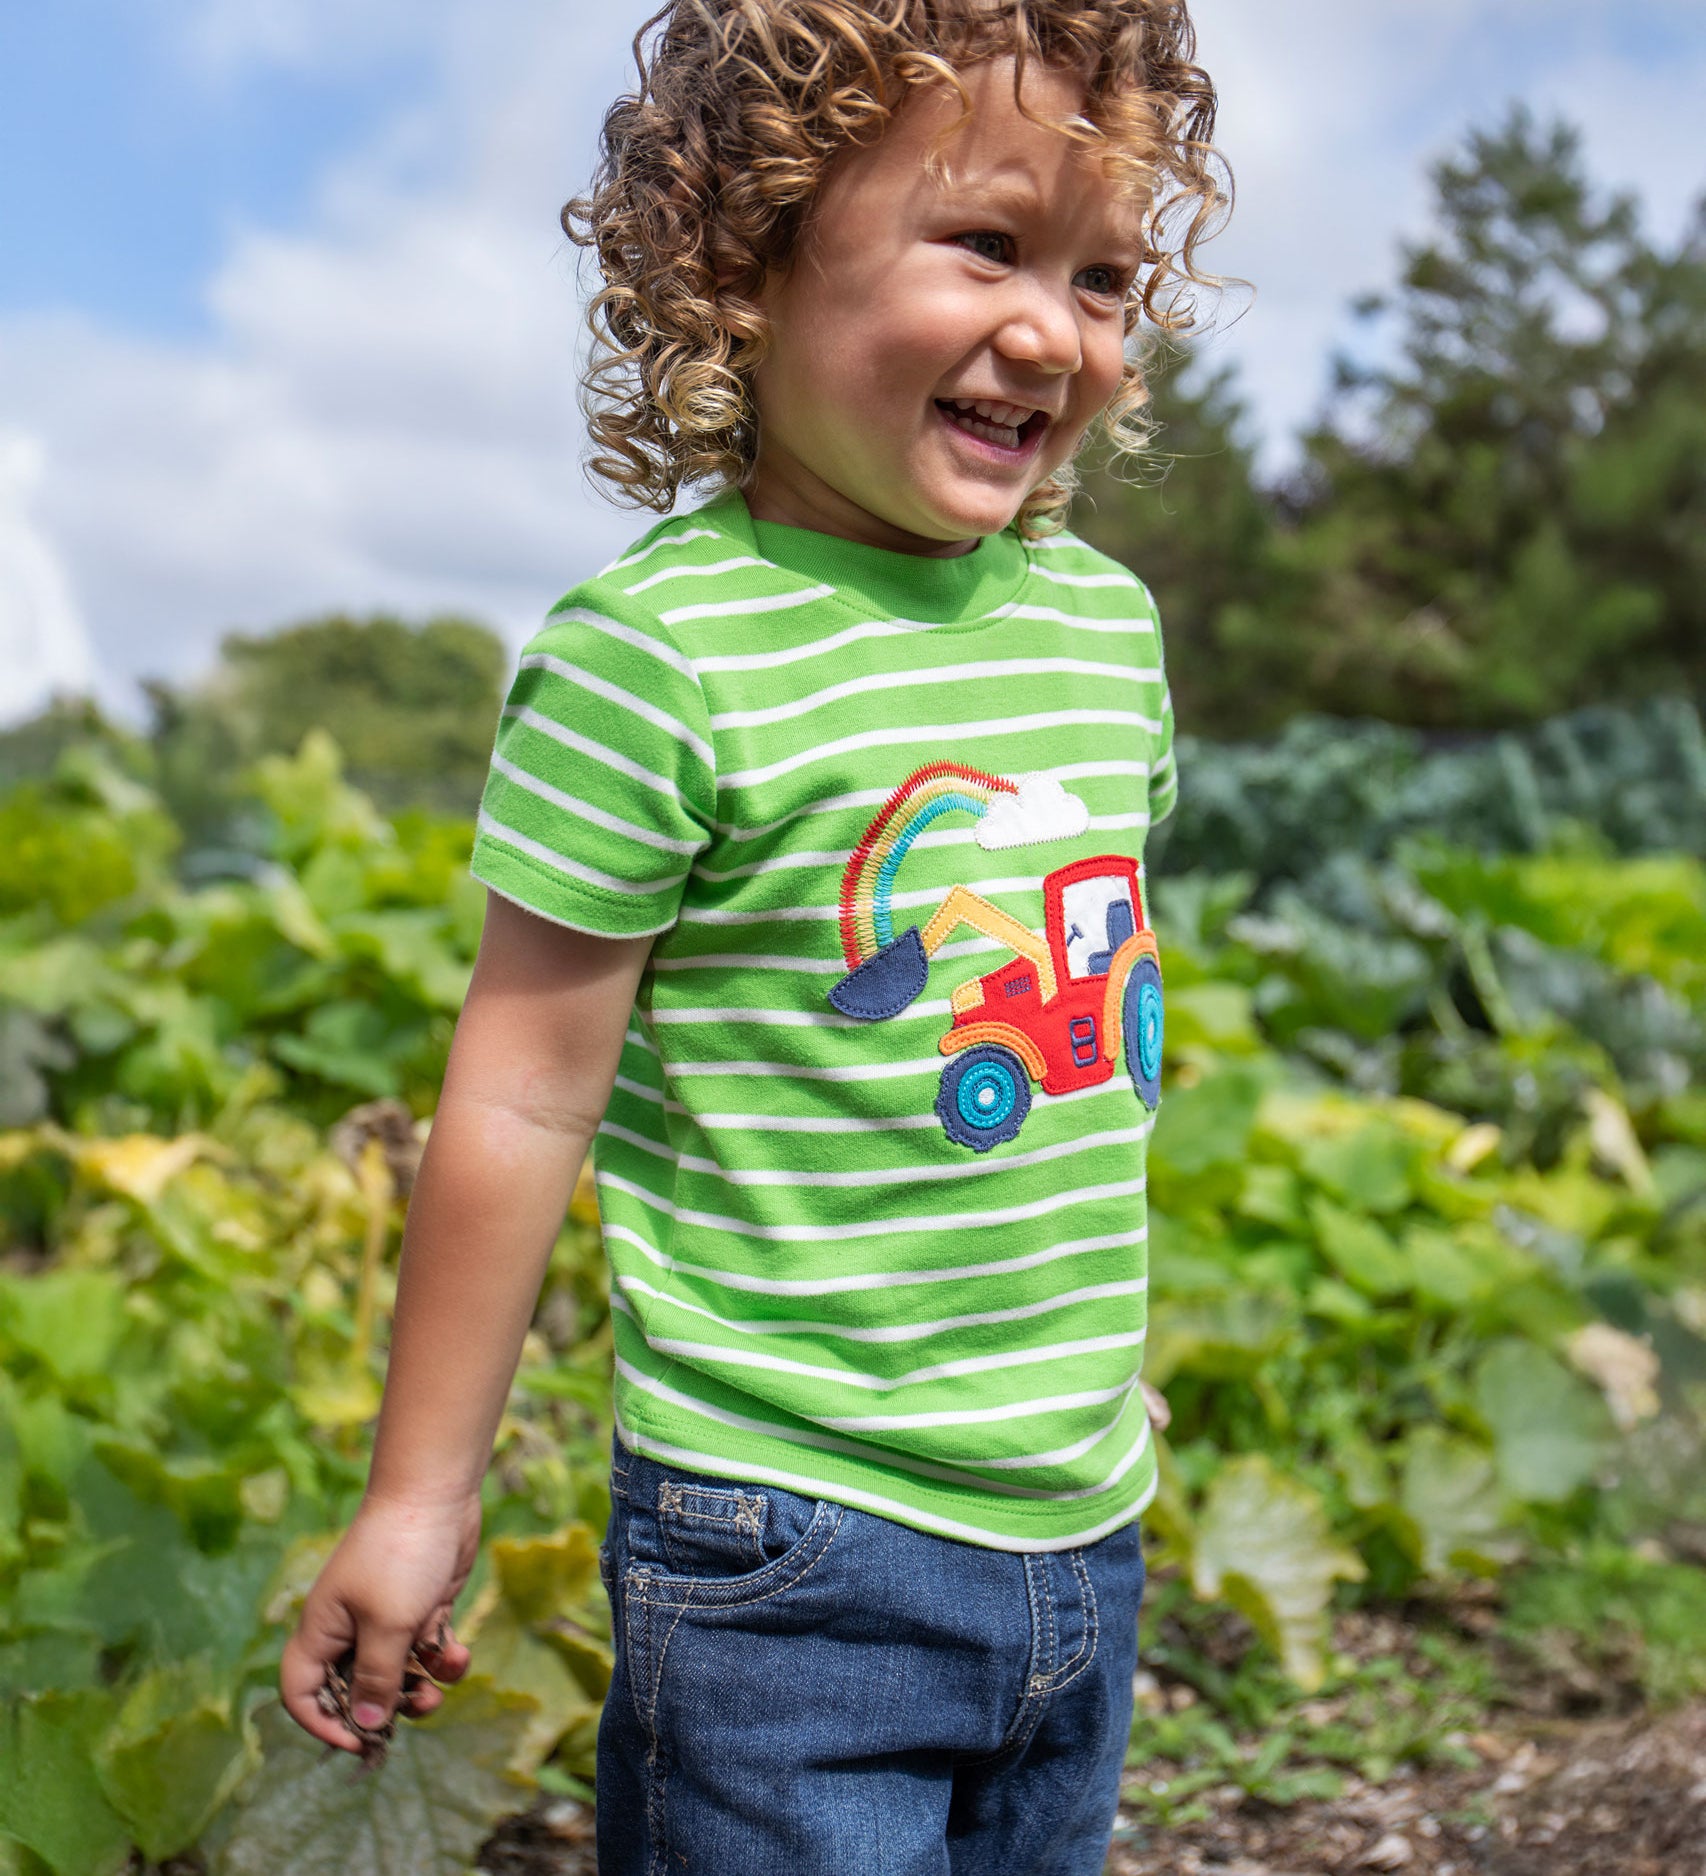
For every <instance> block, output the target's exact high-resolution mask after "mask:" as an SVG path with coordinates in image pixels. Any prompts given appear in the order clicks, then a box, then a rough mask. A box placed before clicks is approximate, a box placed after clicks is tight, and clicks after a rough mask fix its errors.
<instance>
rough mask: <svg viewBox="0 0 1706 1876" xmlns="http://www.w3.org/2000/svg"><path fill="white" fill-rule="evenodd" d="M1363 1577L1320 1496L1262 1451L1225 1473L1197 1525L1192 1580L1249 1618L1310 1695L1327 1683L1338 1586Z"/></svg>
mask: <svg viewBox="0 0 1706 1876" xmlns="http://www.w3.org/2000/svg"><path fill="white" fill-rule="evenodd" d="M1364 1575H1366V1571H1365V1570H1364V1567H1363V1562H1362V1559H1361V1558H1360V1557H1359V1556H1357V1554H1356V1552H1355V1551H1353V1550H1348V1549H1346V1548H1345V1546H1344V1545H1343V1544H1340V1543H1338V1542H1337V1541H1335V1539H1334V1538H1333V1536H1332V1533H1331V1530H1330V1528H1329V1526H1328V1521H1327V1509H1326V1506H1325V1505H1324V1504H1323V1503H1322V1501H1321V1497H1320V1494H1319V1493H1317V1492H1314V1491H1311V1490H1310V1488H1309V1487H1308V1486H1307V1485H1303V1484H1300V1483H1299V1482H1298V1481H1297V1480H1295V1479H1290V1478H1287V1477H1286V1476H1285V1475H1284V1474H1283V1473H1281V1472H1280V1471H1279V1470H1278V1469H1277V1468H1276V1467H1275V1466H1274V1464H1273V1462H1272V1461H1271V1460H1269V1459H1268V1458H1266V1457H1265V1456H1264V1455H1262V1454H1259V1453H1249V1454H1245V1455H1243V1456H1242V1457H1240V1458H1237V1459H1233V1460H1229V1461H1228V1462H1227V1463H1226V1464H1225V1465H1224V1466H1223V1467H1221V1469H1220V1471H1219V1472H1218V1473H1217V1474H1216V1476H1215V1479H1214V1481H1213V1483H1212V1484H1211V1485H1210V1486H1209V1488H1208V1495H1207V1498H1206V1500H1205V1501H1204V1504H1203V1508H1202V1512H1201V1514H1200V1516H1199V1517H1198V1519H1197V1526H1196V1535H1195V1541H1194V1543H1193V1545H1192V1552H1191V1578H1192V1582H1193V1584H1194V1586H1195V1588H1196V1592H1197V1594H1198V1595H1199V1596H1204V1597H1211V1596H1224V1597H1225V1598H1226V1600H1227V1601H1228V1602H1230V1603H1231V1604H1232V1605H1233V1606H1234V1607H1235V1608H1237V1609H1238V1610H1239V1611H1240V1612H1241V1613H1242V1614H1243V1615H1244V1616H1246V1617H1247V1618H1248V1619H1249V1621H1250V1622H1251V1623H1252V1624H1253V1625H1254V1626H1255V1628H1256V1629H1257V1631H1258V1632H1259V1633H1260V1634H1261V1635H1263V1636H1264V1637H1265V1638H1266V1639H1267V1640H1268V1641H1269V1642H1270V1643H1271V1644H1272V1645H1273V1647H1274V1648H1275V1649H1276V1650H1277V1651H1278V1653H1279V1656H1280V1660H1281V1662H1282V1663H1283V1664H1284V1667H1285V1671H1286V1672H1287V1673H1288V1674H1289V1675H1290V1676H1291V1678H1292V1679H1293V1680H1294V1681H1296V1682H1297V1684H1298V1685H1299V1686H1300V1687H1302V1688H1303V1689H1304V1690H1305V1691H1309V1692H1312V1691H1313V1690H1314V1689H1315V1688H1317V1687H1319V1686H1320V1685H1321V1683H1322V1681H1323V1680H1324V1679H1325V1678H1326V1649H1327V1608H1328V1604H1329V1603H1330V1602H1331V1600H1332V1595H1333V1584H1334V1582H1335V1581H1336V1580H1339V1579H1341V1578H1342V1579H1344V1580H1345V1581H1346V1582H1353V1583H1354V1582H1360V1581H1361V1579H1362V1578H1363V1576H1364Z"/></svg>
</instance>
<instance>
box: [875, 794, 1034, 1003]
mask: <svg viewBox="0 0 1706 1876" xmlns="http://www.w3.org/2000/svg"><path fill="white" fill-rule="evenodd" d="M1018 793H1019V785H1018V783H1017V782H1010V781H1008V780H1007V779H1006V777H1005V776H1001V775H986V774H985V773H984V772H983V770H982V769H968V768H967V767H966V765H965V764H964V763H963V762H932V763H931V764H930V765H929V767H927V768H922V769H915V770H914V771H913V773H912V774H911V775H909V776H908V777H907V778H906V780H905V781H904V782H902V783H901V785H900V786H899V787H898V788H897V789H896V790H895V791H894V793H893V794H892V795H890V796H889V798H888V800H887V801H886V802H885V803H884V804H883V808H882V812H881V813H880V814H878V815H877V817H876V819H875V820H873V821H872V822H871V824H870V826H869V827H867V828H866V829H865V838H864V839H863V840H861V841H860V842H859V844H858V846H857V847H855V848H854V849H853V854H852V858H851V859H849V860H848V862H847V867H846V870H845V871H844V872H843V873H842V875H841V949H842V953H843V955H844V956H845V957H846V959H847V968H848V969H849V970H850V971H851V970H855V969H857V968H858V966H859V965H861V964H863V963H865V962H866V961H867V960H868V959H870V958H872V957H875V956H876V954H877V953H878V952H879V951H881V950H882V949H883V947H884V946H885V945H887V944H890V943H891V942H892V941H893V939H894V918H893V915H892V913H891V911H890V905H891V899H892V894H893V891H894V878H895V874H896V873H898V872H899V871H900V863H901V861H903V860H904V859H905V858H906V856H907V854H908V853H909V852H910V851H911V848H912V843H913V842H914V841H915V840H916V839H917V838H918V836H919V835H920V834H922V833H923V832H924V830H925V828H927V827H928V826H929V825H930V824H931V822H932V821H939V820H940V819H941V818H942V816H943V815H944V814H969V815H972V816H974V817H975V818H976V819H979V820H981V819H982V818H983V816H984V815H985V814H987V813H988V812H989V806H990V803H991V802H992V801H994V800H995V799H996V797H997V796H998V795H1012V796H1014V797H1017V795H1018Z"/></svg>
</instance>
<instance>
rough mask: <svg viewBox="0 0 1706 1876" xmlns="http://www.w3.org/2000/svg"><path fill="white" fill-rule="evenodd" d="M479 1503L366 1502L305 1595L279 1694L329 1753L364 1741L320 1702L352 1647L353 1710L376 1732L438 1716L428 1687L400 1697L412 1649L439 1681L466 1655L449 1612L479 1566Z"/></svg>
mask: <svg viewBox="0 0 1706 1876" xmlns="http://www.w3.org/2000/svg"><path fill="white" fill-rule="evenodd" d="M479 1541H480V1501H479V1499H478V1498H477V1497H475V1498H470V1499H468V1500H466V1501H465V1502H463V1503H461V1504H459V1505H452V1506H425V1505H416V1504H403V1503H398V1502H395V1501H385V1500H380V1501H377V1502H375V1501H371V1500H370V1501H369V1502H367V1503H366V1504H364V1505H363V1506H362V1508H361V1510H360V1511H359V1512H358V1513H357V1514H356V1517H355V1522H354V1523H353V1524H351V1526H350V1528H349V1529H348V1530H347V1531H346V1532H345V1533H344V1536H343V1538H342V1540H341V1541H340V1542H339V1544H338V1547H337V1549H336V1550H334V1551H333V1552H332V1554H331V1556H330V1557H328V1558H327V1559H326V1564H325V1568H324V1569H322V1570H321V1572H320V1574H319V1576H318V1578H317V1579H316V1580H315V1583H314V1587H313V1588H312V1589H311V1590H310V1591H309V1592H308V1600H307V1601H306V1602H305V1603H304V1604H303V1606H302V1619H301V1621H300V1622H298V1624H297V1627H296V1633H295V1634H294V1635H292V1636H291V1638H290V1640H289V1641H288V1642H287V1643H286V1644H285V1649H284V1659H283V1662H282V1663H281V1664H280V1667H279V1676H278V1679H279V1691H280V1693H281V1694H282V1696H283V1699H284V1706H285V1711H286V1712H287V1713H288V1714H289V1715H290V1717H291V1718H292V1719H293V1720H295V1721H296V1723H297V1725H298V1726H301V1727H302V1728H303V1729H304V1730H305V1731H307V1732H309V1733H312V1734H313V1736H314V1737H315V1738H316V1739H319V1740H323V1741H324V1742H325V1744H327V1745H328V1746H339V1747H341V1748H342V1749H343V1750H344V1751H346V1752H362V1751H363V1750H364V1746H365V1743H366V1742H364V1741H363V1740H362V1739H360V1738H358V1737H357V1736H356V1735H355V1734H354V1733H352V1732H350V1730H349V1729H348V1728H347V1727H346V1726H344V1725H343V1724H342V1723H341V1722H340V1721H338V1720H337V1719H336V1718H334V1717H332V1716H331V1715H330V1714H328V1713H327V1712H325V1710H324V1709H323V1708H322V1707H321V1705H320V1703H319V1699H318V1696H319V1693H320V1689H321V1688H322V1687H323V1686H324V1685H325V1682H326V1673H327V1669H328V1668H330V1667H333V1666H335V1665H336V1664H337V1663H338V1662H339V1661H340V1660H341V1659H342V1658H343V1656H345V1655H346V1654H348V1653H349V1652H350V1650H351V1649H353V1650H354V1651H355V1667H354V1671H353V1673H352V1674H351V1676H350V1693H349V1699H350V1706H351V1708H352V1710H353V1714H354V1718H355V1720H356V1722H357V1724H358V1725H360V1726H361V1727H363V1728H364V1729H365V1730H367V1731H368V1732H376V1731H378V1730H379V1729H380V1728H382V1727H383V1726H384V1725H385V1724H386V1722H387V1721H388V1720H389V1719H390V1718H391V1716H392V1714H393V1713H394V1712H396V1711H398V1710H399V1708H400V1709H401V1711H403V1712H404V1713H406V1714H408V1715H410V1716H411V1717H416V1718H418V1717H419V1716H420V1715H422V1714H426V1713H431V1712H432V1710H433V1709H434V1708H435V1707H436V1706H438V1705H439V1704H440V1703H441V1702H442V1701H443V1699H444V1695H443V1694H442V1693H441V1692H440V1691H439V1689H438V1688H437V1687H435V1686H433V1684H432V1682H431V1681H424V1682H422V1683H421V1684H420V1685H419V1686H417V1687H416V1688H415V1689H414V1690H413V1691H412V1692H411V1693H410V1694H409V1696H408V1697H407V1699H406V1700H405V1699H404V1698H403V1692H402V1690H403V1672H404V1666H405V1663H406V1662H407V1661H408V1658H409V1650H410V1648H411V1647H412V1648H414V1650H415V1651H416V1653H417V1655H418V1656H419V1657H420V1660H421V1662H422V1664H423V1665H424V1666H425V1667H426V1668H427V1669H428V1671H429V1672H430V1673H431V1674H432V1676H433V1680H439V1681H456V1680H460V1679H461V1678H462V1676H463V1675H464V1674H465V1673H466V1672H467V1669H468V1660H469V1653H468V1650H467V1649H466V1648H465V1647H463V1645H462V1644H461V1643H460V1642H458V1641H457V1640H455V1639H454V1637H453V1636H452V1635H451V1632H450V1610H451V1605H452V1603H454V1601H455V1600H456V1596H457V1592H458V1591H459V1590H460V1589H461V1588H462V1585H463V1584H464V1583H466V1582H467V1580H468V1573H469V1571H470V1570H471V1569H472V1568H473V1567H474V1555H475V1551H476V1550H477V1549H478V1547H479Z"/></svg>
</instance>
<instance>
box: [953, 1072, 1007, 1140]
mask: <svg viewBox="0 0 1706 1876" xmlns="http://www.w3.org/2000/svg"><path fill="white" fill-rule="evenodd" d="M1018 1100H1019V1090H1018V1087H1017V1085H1016V1084H1015V1082H1014V1080H1013V1071H1012V1070H1011V1069H1010V1068H1008V1066H1007V1064H1006V1063H1005V1062H979V1063H977V1064H976V1065H975V1066H974V1067H973V1069H972V1071H971V1073H970V1074H969V1075H966V1076H964V1077H962V1079H961V1081H960V1086H959V1092H958V1094H957V1095H956V1096H955V1105H956V1106H957V1107H958V1108H959V1110H960V1119H961V1120H963V1121H964V1122H965V1123H966V1125H967V1126H968V1127H999V1126H1000V1125H1001V1123H1002V1122H1003V1121H1004V1120H1005V1119H1006V1118H1007V1116H1008V1115H1009V1114H1011V1113H1012V1111H1013V1109H1014V1107H1015V1106H1016V1105H1017V1104H1018Z"/></svg>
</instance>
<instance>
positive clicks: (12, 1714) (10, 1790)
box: [0, 1691, 130, 1876]
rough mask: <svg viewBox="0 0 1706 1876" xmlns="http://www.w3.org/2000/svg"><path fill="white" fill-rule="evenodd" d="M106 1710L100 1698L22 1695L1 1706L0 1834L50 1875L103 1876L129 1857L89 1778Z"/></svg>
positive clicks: (121, 1831) (119, 1826)
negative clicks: (12, 1839)
mask: <svg viewBox="0 0 1706 1876" xmlns="http://www.w3.org/2000/svg"><path fill="white" fill-rule="evenodd" d="M112 1711H113V1699H112V1696H111V1695H110V1694H108V1693H106V1692H104V1691H103V1692H95V1691H86V1692H82V1693H75V1694H58V1693H46V1694H23V1695H19V1696H17V1697H16V1698H14V1699H12V1700H9V1701H7V1702H6V1704H5V1706H3V1707H0V1766H3V1767H4V1768H5V1776H4V1777H3V1778H0V1832H4V1833H5V1834H6V1835H7V1836H9V1837H15V1838H16V1839H17V1840H18V1842H19V1843H21V1844H24V1845H26V1846H27V1847H28V1848H29V1849H31V1850H33V1851H34V1852H35V1853H36V1855H37V1856H39V1857H40V1858H41V1859H42V1860H43V1862H45V1863H46V1864H48V1866H49V1867H50V1868H51V1869H52V1870H53V1871H54V1872H55V1876H110V1872H112V1871H115V1870H118V1869H121V1868H123V1866H124V1864H125V1863H126V1861H127V1860H128V1858H129V1855H130V1834H129V1832H128V1831H127V1830H126V1829H125V1827H124V1823H123V1821H122V1819H121V1818H120V1817H119V1815H118V1813H117V1812H116V1811H115V1810H114V1809H113V1808H112V1806H111V1805H110V1804H109V1803H108V1802H107V1800H106V1796H105V1794H104V1793H103V1792H102V1790H101V1787H100V1784H99V1781H98V1780H97V1778H96V1776H95V1767H94V1753H95V1749H96V1745H97V1742H98V1741H99V1739H100V1737H101V1735H102V1734H103V1733H104V1732H105V1731H106V1728H107V1726H108V1724H109V1723H110V1721H111V1719H112Z"/></svg>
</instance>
